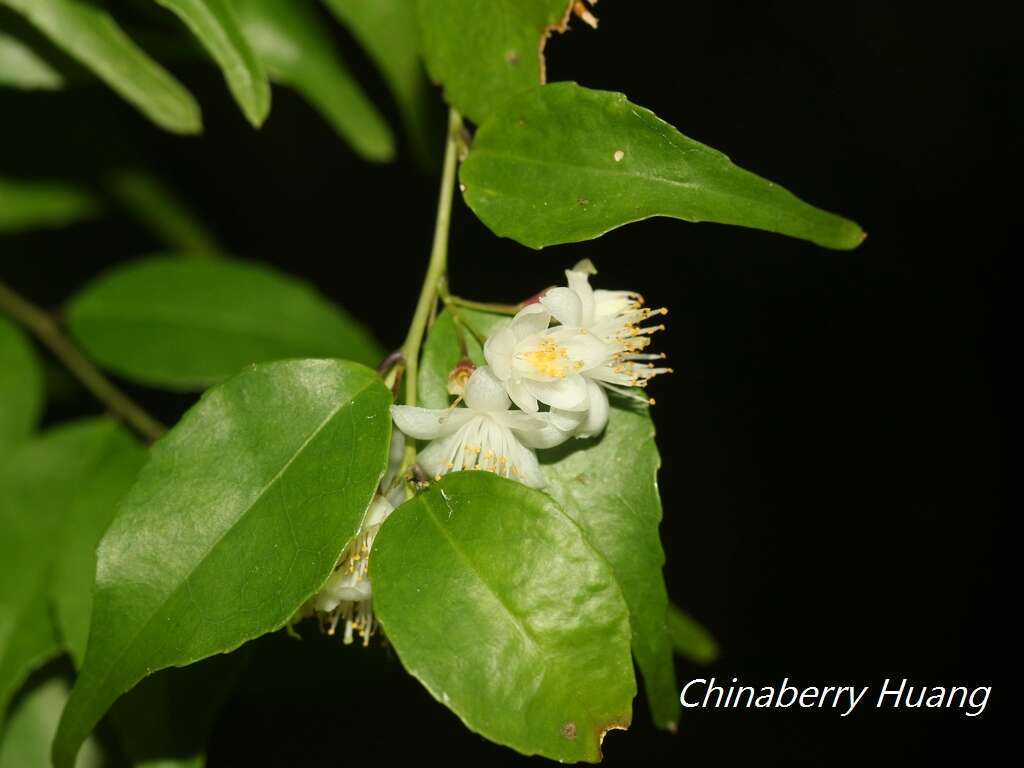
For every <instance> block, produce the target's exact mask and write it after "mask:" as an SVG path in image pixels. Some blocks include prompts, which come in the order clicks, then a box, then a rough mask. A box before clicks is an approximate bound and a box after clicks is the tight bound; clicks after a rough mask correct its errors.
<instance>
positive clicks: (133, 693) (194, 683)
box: [0, 648, 249, 768]
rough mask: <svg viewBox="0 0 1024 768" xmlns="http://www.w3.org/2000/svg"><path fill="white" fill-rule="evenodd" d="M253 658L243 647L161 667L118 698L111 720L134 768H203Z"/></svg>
mask: <svg viewBox="0 0 1024 768" xmlns="http://www.w3.org/2000/svg"><path fill="white" fill-rule="evenodd" d="M248 656H249V654H248V653H247V652H246V649H245V648H242V649H239V650H237V651H235V652H234V653H229V654H219V655H217V656H213V657H211V658H209V659H204V660H203V661H200V662H199V663H197V664H193V665H191V666H188V667H182V668H180V669H177V668H175V669H165V670H161V671H160V672H157V673H156V674H154V675H151V676H150V677H147V678H145V679H144V680H143V681H142V682H140V683H139V684H138V685H137V686H135V687H134V688H132V689H131V690H130V691H128V693H126V694H125V695H124V696H122V697H121V698H120V699H118V700H117V703H116V704H114V707H113V709H112V710H111V713H110V714H111V720H112V722H113V725H114V730H116V731H117V733H118V735H119V736H120V739H121V744H122V745H123V746H124V749H125V752H126V753H127V754H128V756H129V757H131V759H132V764H133V765H134V768H192V766H195V768H202V766H203V765H204V764H205V753H206V745H207V742H208V740H209V737H210V732H211V731H212V730H213V725H214V723H215V722H216V719H217V715H218V714H219V713H220V711H221V709H222V708H223V707H224V704H225V703H226V702H227V699H228V697H229V696H230V694H231V691H232V689H233V688H234V686H235V683H236V682H237V681H238V677H239V675H240V674H241V672H242V669H243V667H244V666H245V664H246V662H247V660H248ZM0 768H2V767H0Z"/></svg>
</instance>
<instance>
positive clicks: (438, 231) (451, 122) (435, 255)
mask: <svg viewBox="0 0 1024 768" xmlns="http://www.w3.org/2000/svg"><path fill="white" fill-rule="evenodd" d="M461 128H462V116H461V115H460V114H459V113H458V112H457V111H456V110H454V109H452V110H451V111H450V113H449V118H448V136H447V141H446V144H445V151H444V168H443V170H442V173H441V191H440V194H439V196H438V200H437V219H436V221H435V223H434V243H433V246H432V247H431V250H430V264H429V265H428V266H427V274H426V276H425V277H424V278H423V287H422V288H421V289H420V298H419V300H418V301H417V302H416V312H415V314H414V315H413V317H412V323H411V324H410V325H409V333H408V334H407V335H406V337H405V342H404V343H403V344H402V356H403V357H404V358H405V404H406V405H416V395H417V381H416V379H417V377H418V375H419V358H420V345H422V344H423V334H424V333H425V332H426V329H427V321H428V320H429V318H430V315H431V312H432V311H433V310H434V308H435V306H436V305H437V292H438V286H439V284H440V283H441V280H443V279H444V277H445V273H446V271H447V269H448V229H449V225H450V224H451V218H452V197H453V194H454V190H455V169H456V165H457V164H458V149H459V131H460V129H461ZM415 458H416V444H415V441H413V440H410V441H409V442H408V444H407V445H406V448H405V456H404V460H403V461H402V472H404V471H405V470H407V469H408V468H409V467H410V466H412V463H413V461H415ZM400 475H401V473H400Z"/></svg>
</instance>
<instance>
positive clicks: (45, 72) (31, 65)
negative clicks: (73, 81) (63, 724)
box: [0, 29, 64, 91]
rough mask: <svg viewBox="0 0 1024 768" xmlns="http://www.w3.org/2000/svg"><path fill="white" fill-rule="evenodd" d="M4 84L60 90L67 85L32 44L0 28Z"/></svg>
mask: <svg viewBox="0 0 1024 768" xmlns="http://www.w3.org/2000/svg"><path fill="white" fill-rule="evenodd" d="M0 85H9V86H12V87H14V88H21V89H23V90H39V91H56V90H60V89H61V88H63V87H64V76H63V75H62V74H61V73H60V72H59V71H58V70H57V69H56V67H54V66H53V65H52V64H50V62H48V61H47V60H46V59H45V58H43V57H42V56H40V55H39V54H38V53H37V52H36V51H35V49H33V48H32V46H31V45H29V44H28V43H26V42H25V41H23V40H19V39H18V38H17V37H15V36H14V35H10V34H7V32H5V31H4V30H3V29H0Z"/></svg>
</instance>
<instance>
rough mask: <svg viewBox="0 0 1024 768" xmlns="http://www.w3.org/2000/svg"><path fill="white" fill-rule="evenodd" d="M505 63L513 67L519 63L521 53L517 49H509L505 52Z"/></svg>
mask: <svg viewBox="0 0 1024 768" xmlns="http://www.w3.org/2000/svg"><path fill="white" fill-rule="evenodd" d="M505 63H506V64H511V65H512V66H513V67H514V66H515V65H516V64H518V63H519V51H517V50H516V49H515V48H509V49H508V50H507V51H505Z"/></svg>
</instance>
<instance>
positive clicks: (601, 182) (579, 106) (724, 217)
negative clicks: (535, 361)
mask: <svg viewBox="0 0 1024 768" xmlns="http://www.w3.org/2000/svg"><path fill="white" fill-rule="evenodd" d="M460 179H461V181H462V184H463V189H464V195H465V199H466V202H467V203H468V204H469V207H470V208H472V209H473V211H474V212H475V213H476V215H477V216H479V217H480V219H481V221H483V222H484V224H486V225H487V226H488V227H490V228H491V229H492V230H493V231H494V232H495V233H496V234H498V235H501V236H503V237H511V238H513V239H514V240H518V241H519V242H521V243H523V244H524V245H528V246H530V247H531V248H543V247H544V246H547V245H554V244H556V243H571V242H576V241H578V240H590V239H592V238H595V237H598V236H600V235H603V234H604V233H605V232H607V231H609V230H611V229H615V228H616V227H620V226H622V225H623V224H628V223H630V222H634V221H640V220H642V219H647V218H650V217H652V216H671V217H673V218H678V219H683V220H685V221H715V222H719V223H721V224H737V225H740V226H744V227H753V228H754V229H764V230H768V231H769V232H779V233H781V234H784V235H789V236H791V237H799V238H802V239H804V240H810V241H811V242H813V243H817V244H818V245H822V246H825V247H827V248H843V249H849V248H856V247H857V246H858V245H860V243H861V241H862V240H863V239H864V233H863V232H862V231H861V229H860V227H858V226H857V225H856V224H854V223H853V222H852V221H848V220H846V219H843V218H840V217H839V216H836V215H834V214H831V213H827V212H826V211H822V210H820V209H818V208H815V207H813V206H811V205H808V204H807V203H805V202H803V201H802V200H800V199H799V198H797V197H796V196H794V195H793V194H791V193H790V192H787V191H786V190H785V189H783V188H782V187H780V186H778V185H777V184H774V183H772V182H770V181H766V180H765V179H762V178H761V177H759V176H755V175H754V174H752V173H749V172H748V171H744V170H743V169H741V168H738V167H737V166H735V165H733V164H732V163H731V162H730V160H729V158H728V157H726V156H725V155H723V154H722V153H721V152H718V151H717V150H714V149H711V148H710V147H707V146H705V145H703V144H701V143H699V142H697V141H694V140H693V139H689V138H687V137H686V136H683V135H682V134H681V133H679V131H677V130H676V129H675V128H673V127H672V126H671V125H669V124H668V123H666V122H664V121H662V120H661V119H659V118H658V117H657V116H656V115H655V114H654V113H653V112H650V111H649V110H646V109H643V108H641V107H638V106H636V105H634V104H631V103H630V102H629V101H627V100H626V97H625V96H623V95H622V94H621V93H613V92H611V91H593V90H589V89H587V88H581V87H580V86H578V85H576V84H575V83H553V84H551V85H547V86H544V87H542V88H534V89H533V90H531V91H529V92H527V93H524V94H521V95H520V96H517V97H516V98H514V99H513V100H512V101H510V102H508V103H506V104H504V105H503V106H502V107H501V109H500V110H498V111H497V112H495V113H493V114H492V115H491V116H490V117H489V118H488V119H487V120H486V121H485V122H484V123H483V124H482V125H481V126H480V130H479V131H477V133H476V136H475V138H474V140H473V147H472V150H471V151H470V153H469V157H468V158H467V160H466V162H465V163H463V165H462V169H461V175H460Z"/></svg>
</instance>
